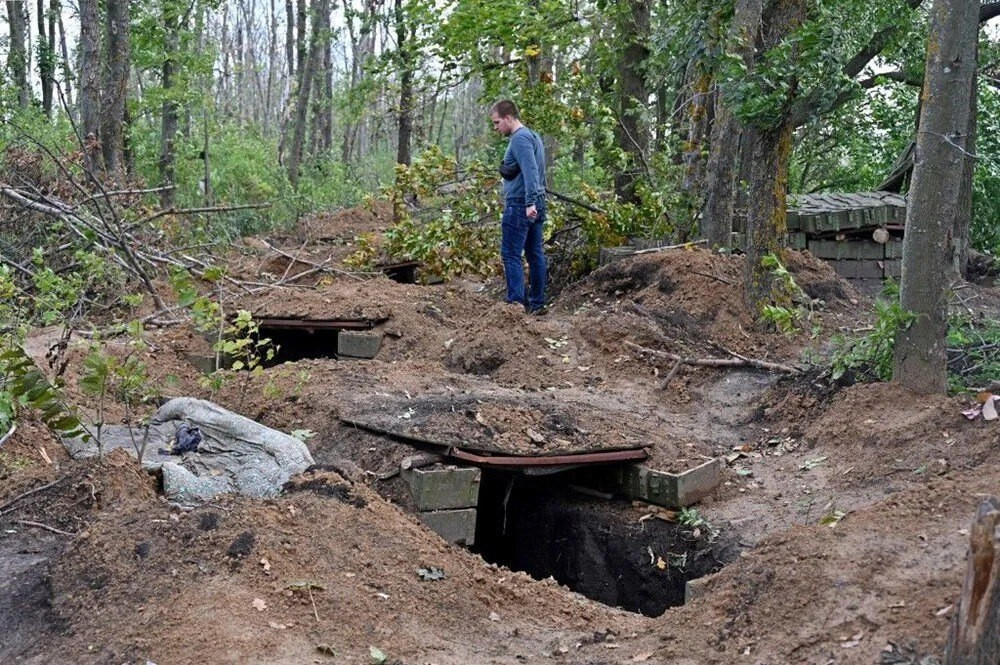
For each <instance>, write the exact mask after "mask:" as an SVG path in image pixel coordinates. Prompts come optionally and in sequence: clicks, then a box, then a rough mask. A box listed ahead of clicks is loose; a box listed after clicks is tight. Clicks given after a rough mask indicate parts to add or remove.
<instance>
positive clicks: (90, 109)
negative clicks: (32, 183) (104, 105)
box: [79, 0, 104, 172]
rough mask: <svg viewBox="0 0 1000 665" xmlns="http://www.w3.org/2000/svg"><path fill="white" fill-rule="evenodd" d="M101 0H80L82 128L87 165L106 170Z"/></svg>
mask: <svg viewBox="0 0 1000 665" xmlns="http://www.w3.org/2000/svg"><path fill="white" fill-rule="evenodd" d="M97 2H98V0H80V94H79V97H80V131H81V133H82V134H83V144H84V146H83V147H84V155H85V161H86V164H87V168H88V169H90V170H91V171H92V172H96V171H103V170H104V158H103V157H102V152H101V130H100V128H101V24H100V17H99V14H98V9H97Z"/></svg>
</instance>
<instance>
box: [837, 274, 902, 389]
mask: <svg viewBox="0 0 1000 665" xmlns="http://www.w3.org/2000/svg"><path fill="white" fill-rule="evenodd" d="M915 318H916V316H915V315H914V314H913V312H909V311H907V310H905V309H903V308H902V307H900V305H899V297H898V287H897V286H896V285H895V283H893V282H889V283H888V285H887V288H886V292H885V293H884V294H883V298H882V299H879V300H877V301H876V302H875V323H874V325H873V327H872V330H871V331H870V332H869V333H868V334H866V335H864V336H862V337H858V338H855V339H849V338H847V337H843V336H838V337H836V338H834V340H833V343H834V353H833V356H832V359H831V360H832V362H831V370H832V376H833V379H834V380H837V379H840V378H841V377H842V376H844V375H845V374H847V373H848V372H851V373H852V374H853V375H854V377H855V379H856V380H859V381H889V380H890V379H892V353H893V349H894V348H895V345H896V336H897V335H898V334H899V331H900V330H904V329H906V328H908V327H909V326H910V324H912V323H913V320H914V319H915Z"/></svg>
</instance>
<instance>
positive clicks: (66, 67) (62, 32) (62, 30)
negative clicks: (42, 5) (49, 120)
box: [56, 0, 74, 115]
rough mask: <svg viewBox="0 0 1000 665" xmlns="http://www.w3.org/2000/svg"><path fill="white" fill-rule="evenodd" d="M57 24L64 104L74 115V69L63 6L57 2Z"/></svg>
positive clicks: (67, 110) (68, 111)
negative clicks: (70, 60) (70, 58)
mask: <svg viewBox="0 0 1000 665" xmlns="http://www.w3.org/2000/svg"><path fill="white" fill-rule="evenodd" d="M56 15H57V18H56V23H57V24H58V26H59V51H60V53H62V85H63V91H62V93H63V103H64V104H65V110H66V112H67V113H69V114H71V115H72V113H73V108H74V107H73V76H72V74H70V72H72V71H73V68H72V67H71V66H70V63H69V49H68V48H66V26H64V25H63V18H62V6H61V5H59V3H58V0H57V1H56Z"/></svg>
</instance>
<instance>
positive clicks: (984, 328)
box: [947, 315, 1000, 391]
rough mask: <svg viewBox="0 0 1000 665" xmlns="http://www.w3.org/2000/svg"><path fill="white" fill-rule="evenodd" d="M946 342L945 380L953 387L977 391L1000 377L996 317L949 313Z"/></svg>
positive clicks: (999, 353) (998, 333) (999, 343)
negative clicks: (946, 372)
mask: <svg viewBox="0 0 1000 665" xmlns="http://www.w3.org/2000/svg"><path fill="white" fill-rule="evenodd" d="M947 344H948V370H949V375H948V380H949V384H950V386H951V389H952V390H953V391H961V390H965V389H967V388H971V389H973V390H976V391H978V390H979V389H980V388H982V387H983V386H988V385H990V383H991V382H993V381H996V379H997V377H1000V321H997V320H995V319H982V318H975V317H972V316H968V315H958V316H952V317H951V318H950V319H949V322H948V341H947Z"/></svg>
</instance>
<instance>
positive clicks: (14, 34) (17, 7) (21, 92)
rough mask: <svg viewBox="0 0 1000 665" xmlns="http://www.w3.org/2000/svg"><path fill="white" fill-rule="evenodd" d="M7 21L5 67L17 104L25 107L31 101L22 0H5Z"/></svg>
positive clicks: (24, 11)
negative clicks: (7, 43) (7, 34)
mask: <svg viewBox="0 0 1000 665" xmlns="http://www.w3.org/2000/svg"><path fill="white" fill-rule="evenodd" d="M7 21H8V23H9V24H10V50H9V51H8V52H7V69H8V70H10V76H11V79H13V82H14V87H15V88H16V89H17V104H18V106H20V107H21V108H23V109H25V108H28V105H29V104H30V103H31V88H30V87H28V48H27V34H28V7H27V4H26V3H25V2H23V0H7Z"/></svg>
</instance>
